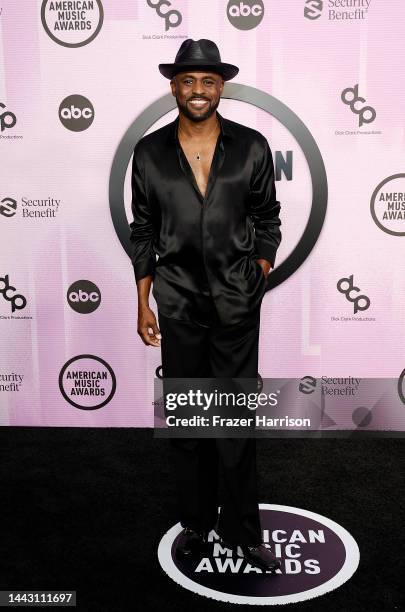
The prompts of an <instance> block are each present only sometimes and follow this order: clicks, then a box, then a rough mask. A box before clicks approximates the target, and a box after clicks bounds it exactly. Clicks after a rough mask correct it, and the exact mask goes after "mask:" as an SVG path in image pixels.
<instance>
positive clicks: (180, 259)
mask: <svg viewBox="0 0 405 612" xmlns="http://www.w3.org/2000/svg"><path fill="white" fill-rule="evenodd" d="M159 70H160V72H161V74H162V75H163V76H165V77H166V78H168V79H170V85H171V90H172V94H173V96H175V98H176V102H177V106H178V109H179V115H178V116H177V117H176V119H175V120H174V121H173V122H171V123H169V124H167V125H165V126H164V127H162V128H160V129H158V130H155V131H154V132H152V133H150V134H148V135H146V136H143V137H142V138H141V139H140V140H139V141H138V143H137V144H136V146H135V148H134V157H133V166H132V212H133V217H134V221H133V222H132V223H131V225H130V227H131V241H132V242H133V254H132V263H133V266H134V272H135V278H136V282H137V290H138V333H139V335H140V337H141V339H142V340H143V342H144V343H145V344H146V345H148V346H156V347H158V346H161V351H162V372H163V378H165V377H174V378H176V377H177V378H182V377H195V378H197V377H230V378H233V377H241V378H242V377H246V378H248V377H252V378H256V379H257V375H258V341H259V324H260V307H261V301H262V298H263V295H264V292H265V289H266V279H267V277H268V275H269V273H270V270H271V268H272V267H274V262H275V256H276V251H277V249H278V246H279V244H280V241H281V231H280V229H279V226H280V225H281V221H280V219H279V216H278V214H279V211H280V203H279V202H278V201H277V200H276V189H275V183H274V167H273V160H272V154H271V150H270V147H269V145H268V142H267V140H266V138H265V137H264V136H263V135H262V134H261V133H260V132H258V131H257V130H254V129H251V128H248V127H247V126H244V125H242V124H239V123H236V122H234V121H231V120H229V119H225V118H224V117H222V116H221V115H220V114H219V113H218V112H217V111H216V109H217V107H218V105H219V102H220V98H221V94H222V91H223V87H224V81H227V80H229V79H231V78H233V77H234V76H236V74H237V73H238V71H239V69H238V68H237V67H236V66H234V65H233V64H227V63H223V62H221V57H220V54H219V50H218V47H217V46H216V44H215V43H214V42H212V41H210V40H207V39H200V40H197V41H195V40H192V39H187V40H185V41H184V42H183V43H182V45H181V46H180V49H179V51H178V53H177V55H176V58H175V61H174V63H172V64H159ZM156 256H158V259H157V260H156ZM152 281H153V290H152V293H153V296H154V298H155V300H156V303H157V306H158V319H159V326H158V324H157V321H156V317H155V314H154V313H153V311H152V310H151V308H150V307H149V303H148V300H149V292H150V288H151V285H152ZM160 340H161V343H160ZM255 442H256V440H255V439H254V438H232V439H229V438H226V439H224V438H208V439H207V438H202V439H190V438H188V439H187V438H171V439H170V447H171V452H172V455H173V467H174V474H175V477H176V486H177V495H178V507H179V518H180V522H181V525H182V527H183V532H182V534H181V537H180V538H179V543H178V546H177V549H176V552H177V555H178V556H181V557H183V558H184V557H185V558H187V557H192V556H193V555H198V554H199V553H201V552H202V550H203V548H204V544H205V543H206V539H207V535H208V533H209V532H210V530H211V529H212V528H215V530H216V532H217V534H218V535H219V536H220V537H221V538H222V540H223V542H224V544H225V545H228V546H231V547H234V546H235V547H237V546H240V547H241V549H242V551H243V554H244V557H245V558H246V560H247V561H249V563H251V564H252V565H255V566H256V567H260V568H262V569H264V570H275V569H276V568H277V567H279V566H280V562H279V560H278V559H277V558H276V557H275V556H274V554H273V553H272V552H271V551H270V550H269V549H268V548H266V547H265V546H264V544H263V542H262V537H261V527H260V516H259V508H258V500H257V482H256V480H257V475H256V445H255ZM219 467H220V468H221V469H222V473H223V479H224V499H223V500H222V503H221V510H220V514H219V518H218V515H217V510H218V497H217V484H218V469H219Z"/></svg>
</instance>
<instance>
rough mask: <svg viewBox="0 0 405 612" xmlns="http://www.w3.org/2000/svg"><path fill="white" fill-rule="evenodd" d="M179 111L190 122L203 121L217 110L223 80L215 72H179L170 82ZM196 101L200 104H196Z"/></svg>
mask: <svg viewBox="0 0 405 612" xmlns="http://www.w3.org/2000/svg"><path fill="white" fill-rule="evenodd" d="M170 85H171V88H172V94H173V95H174V96H175V98H176V101H177V106H178V108H179V110H180V111H181V112H182V113H183V114H184V115H185V116H186V117H188V118H189V119H191V121H195V122H198V121H204V119H207V118H208V117H210V116H211V115H212V114H213V113H214V112H215V110H216V109H217V107H218V105H219V102H220V99H221V94H222V90H223V88H224V80H223V78H222V77H221V75H220V74H217V73H215V72H201V71H196V72H188V71H187V72H179V73H178V74H176V75H175V76H174V77H173V79H172V80H171V81H170ZM198 100H199V101H200V102H198Z"/></svg>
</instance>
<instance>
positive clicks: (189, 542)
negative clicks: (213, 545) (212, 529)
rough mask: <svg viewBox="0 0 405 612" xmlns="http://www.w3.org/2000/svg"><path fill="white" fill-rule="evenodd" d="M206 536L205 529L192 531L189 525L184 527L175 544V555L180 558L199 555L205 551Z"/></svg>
mask: <svg viewBox="0 0 405 612" xmlns="http://www.w3.org/2000/svg"><path fill="white" fill-rule="evenodd" d="M207 536H208V534H207V532H205V531H194V529H190V527H185V528H184V529H183V531H182V532H181V534H180V537H179V542H178V544H177V546H176V557H179V558H180V559H191V558H195V557H201V556H202V555H203V554H204V552H205V551H206V547H207V541H208V540H207Z"/></svg>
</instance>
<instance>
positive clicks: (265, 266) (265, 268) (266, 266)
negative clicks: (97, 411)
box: [256, 259, 271, 280]
mask: <svg viewBox="0 0 405 612" xmlns="http://www.w3.org/2000/svg"><path fill="white" fill-rule="evenodd" d="M256 261H257V263H258V264H259V266H260V267H261V269H262V270H263V274H264V277H265V279H266V280H267V277H268V275H269V274H270V270H271V263H270V262H269V261H267V259H257V260H256Z"/></svg>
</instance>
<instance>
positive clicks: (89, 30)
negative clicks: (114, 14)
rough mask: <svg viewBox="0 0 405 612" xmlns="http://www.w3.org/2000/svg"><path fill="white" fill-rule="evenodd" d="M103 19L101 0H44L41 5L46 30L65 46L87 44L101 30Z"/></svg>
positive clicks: (55, 40)
mask: <svg viewBox="0 0 405 612" xmlns="http://www.w3.org/2000/svg"><path fill="white" fill-rule="evenodd" d="M72 9H73V10H72ZM103 19H104V10H103V5H102V4H101V2H100V0H93V1H91V2H86V0H82V1H79V0H78V1H76V2H57V1H55V2H54V1H52V0H43V2H42V6H41V20H42V25H43V27H44V30H45V32H46V33H47V34H48V36H49V37H50V38H52V40H53V41H54V42H56V43H58V45H62V46H63V47H83V45H87V44H88V43H89V42H91V41H92V40H94V38H95V37H96V36H97V34H98V33H99V32H100V30H101V26H102V25H103Z"/></svg>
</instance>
